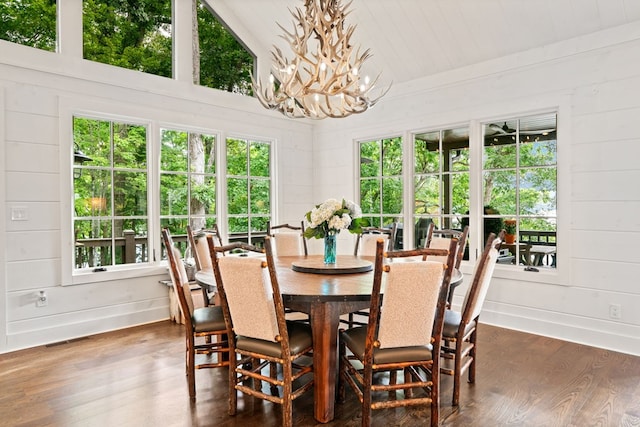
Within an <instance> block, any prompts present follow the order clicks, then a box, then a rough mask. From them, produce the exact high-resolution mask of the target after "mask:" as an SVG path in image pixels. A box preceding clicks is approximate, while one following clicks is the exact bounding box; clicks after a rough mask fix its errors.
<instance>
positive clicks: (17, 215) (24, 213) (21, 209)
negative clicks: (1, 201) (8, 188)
mask: <svg viewBox="0 0 640 427" xmlns="http://www.w3.org/2000/svg"><path fill="white" fill-rule="evenodd" d="M27 220H29V211H28V209H27V207H26V206H12V207H11V221H27Z"/></svg>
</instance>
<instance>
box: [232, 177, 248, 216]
mask: <svg viewBox="0 0 640 427" xmlns="http://www.w3.org/2000/svg"><path fill="white" fill-rule="evenodd" d="M247 185H248V180H246V179H238V178H228V179H227V197H228V208H227V210H228V212H229V214H232V215H235V214H246V213H249V211H248V207H247V205H248V204H249V196H248V193H247V190H248V186H247Z"/></svg>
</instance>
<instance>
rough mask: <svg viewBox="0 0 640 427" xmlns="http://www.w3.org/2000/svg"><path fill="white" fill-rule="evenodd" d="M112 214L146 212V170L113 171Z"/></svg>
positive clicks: (139, 213) (124, 214)
mask: <svg viewBox="0 0 640 427" xmlns="http://www.w3.org/2000/svg"><path fill="white" fill-rule="evenodd" d="M113 180H114V189H113V191H114V202H115V203H114V209H115V212H114V214H115V215H116V216H132V215H146V214H147V174H146V172H142V173H140V172H114V174H113Z"/></svg>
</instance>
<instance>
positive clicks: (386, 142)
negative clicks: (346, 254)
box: [359, 137, 403, 234]
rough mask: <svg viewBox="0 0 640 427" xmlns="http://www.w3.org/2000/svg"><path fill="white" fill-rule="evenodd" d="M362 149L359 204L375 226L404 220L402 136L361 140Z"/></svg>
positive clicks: (364, 215)
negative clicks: (402, 218)
mask: <svg viewBox="0 0 640 427" xmlns="http://www.w3.org/2000/svg"><path fill="white" fill-rule="evenodd" d="M359 153H360V155H359V160H360V207H361V208H362V215H363V217H364V218H366V219H367V221H368V222H369V225H370V226H373V227H386V226H389V225H390V224H391V223H392V222H401V221H402V220H401V217H402V203H403V200H402V197H403V193H402V189H403V185H402V138H401V137H393V138H385V139H378V140H374V141H363V142H360V143H359ZM398 234H402V233H401V232H399V233H398Z"/></svg>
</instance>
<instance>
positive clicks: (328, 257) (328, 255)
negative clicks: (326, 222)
mask: <svg viewBox="0 0 640 427" xmlns="http://www.w3.org/2000/svg"><path fill="white" fill-rule="evenodd" d="M324 263H325V264H335V263H336V235H335V234H327V235H326V236H324Z"/></svg>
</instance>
